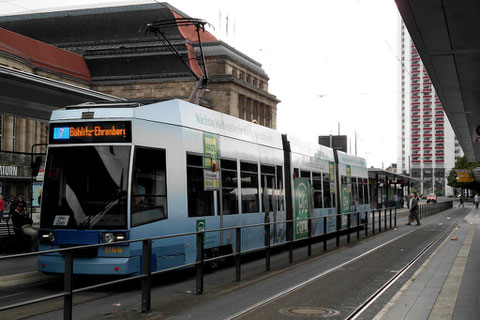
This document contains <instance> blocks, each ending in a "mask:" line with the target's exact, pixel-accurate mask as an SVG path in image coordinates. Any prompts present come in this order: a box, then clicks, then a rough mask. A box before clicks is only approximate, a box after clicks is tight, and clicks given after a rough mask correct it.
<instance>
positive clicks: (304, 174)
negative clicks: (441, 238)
mask: <svg viewBox="0 0 480 320" xmlns="http://www.w3.org/2000/svg"><path fill="white" fill-rule="evenodd" d="M300 178H306V179H308V180H310V171H303V170H302V171H300Z"/></svg>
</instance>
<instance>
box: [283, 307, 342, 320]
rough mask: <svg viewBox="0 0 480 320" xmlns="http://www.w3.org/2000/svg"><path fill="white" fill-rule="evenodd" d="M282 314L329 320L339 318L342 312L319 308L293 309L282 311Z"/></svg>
mask: <svg viewBox="0 0 480 320" xmlns="http://www.w3.org/2000/svg"><path fill="white" fill-rule="evenodd" d="M280 313H284V314H288V315H294V316H298V317H317V318H318V317H321V318H328V317H332V316H338V315H339V314H340V312H338V311H337V310H334V309H328V308H319V307H292V308H285V309H281V310H280Z"/></svg>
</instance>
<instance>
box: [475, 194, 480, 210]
mask: <svg viewBox="0 0 480 320" xmlns="http://www.w3.org/2000/svg"><path fill="white" fill-rule="evenodd" d="M473 202H474V203H475V209H478V203H479V202H480V196H479V195H478V193H476V194H475V197H474V198H473Z"/></svg>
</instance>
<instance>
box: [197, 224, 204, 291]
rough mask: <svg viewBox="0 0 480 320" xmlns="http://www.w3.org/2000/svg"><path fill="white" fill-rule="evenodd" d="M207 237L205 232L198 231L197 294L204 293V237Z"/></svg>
mask: <svg viewBox="0 0 480 320" xmlns="http://www.w3.org/2000/svg"><path fill="white" fill-rule="evenodd" d="M204 237H205V233H204V232H199V233H197V261H196V262H197V264H196V265H195V271H196V275H197V288H196V292H197V294H202V293H203V244H204V243H203V239H204Z"/></svg>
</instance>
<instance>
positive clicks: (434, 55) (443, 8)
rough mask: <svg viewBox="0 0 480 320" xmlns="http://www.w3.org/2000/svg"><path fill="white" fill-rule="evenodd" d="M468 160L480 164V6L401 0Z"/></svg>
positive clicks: (450, 0) (456, 0)
mask: <svg viewBox="0 0 480 320" xmlns="http://www.w3.org/2000/svg"><path fill="white" fill-rule="evenodd" d="M395 2H396V3H397V6H398V10H399V12H400V15H401V16H402V18H403V21H404V22H405V25H406V27H407V29H408V31H409V33H410V36H411V38H412V40H413V42H414V43H415V47H416V48H417V51H418V53H419V54H420V57H421V58H422V61H423V63H424V65H425V67H426V69H427V71H428V73H429V75H430V78H431V80H432V83H433V85H434V87H435V90H436V91H437V93H438V96H439V98H440V100H441V102H442V105H443V107H444V109H445V113H446V115H447V117H448V119H449V120H450V123H451V124H452V127H453V130H454V131H455V134H456V135H457V138H458V140H459V142H460V145H461V146H462V148H463V151H464V152H465V155H466V156H467V158H468V160H470V161H474V160H475V161H479V160H480V36H479V35H478V30H480V19H479V17H480V2H479V1H475V0H420V1H419V0H395Z"/></svg>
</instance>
